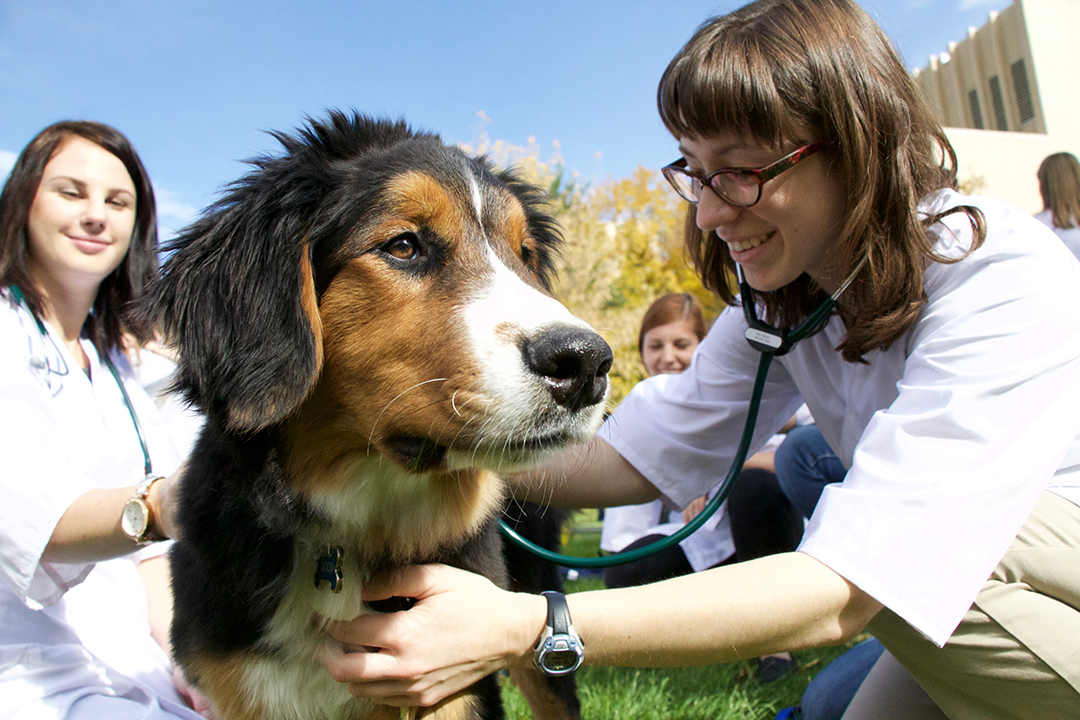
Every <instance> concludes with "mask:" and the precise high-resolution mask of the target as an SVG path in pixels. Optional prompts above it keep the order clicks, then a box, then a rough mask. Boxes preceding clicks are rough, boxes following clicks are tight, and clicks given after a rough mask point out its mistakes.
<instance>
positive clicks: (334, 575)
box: [315, 545, 345, 593]
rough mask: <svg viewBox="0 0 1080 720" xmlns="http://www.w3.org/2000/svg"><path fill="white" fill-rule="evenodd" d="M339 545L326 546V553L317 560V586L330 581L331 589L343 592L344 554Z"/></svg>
mask: <svg viewBox="0 0 1080 720" xmlns="http://www.w3.org/2000/svg"><path fill="white" fill-rule="evenodd" d="M344 552H345V551H344V550H342V549H341V548H340V547H339V546H336V545H335V546H334V547H328V548H326V554H325V555H321V556H320V557H319V559H318V560H316V561H315V587H317V588H319V587H322V584H323V582H324V581H325V582H328V583H330V590H332V591H333V592H336V593H338V592H341V586H342V584H343V583H344V582H345V579H344V577H343V576H342V574H341V556H342V555H343V554H344Z"/></svg>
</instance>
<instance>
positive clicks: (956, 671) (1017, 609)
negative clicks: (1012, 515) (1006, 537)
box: [844, 492, 1080, 720]
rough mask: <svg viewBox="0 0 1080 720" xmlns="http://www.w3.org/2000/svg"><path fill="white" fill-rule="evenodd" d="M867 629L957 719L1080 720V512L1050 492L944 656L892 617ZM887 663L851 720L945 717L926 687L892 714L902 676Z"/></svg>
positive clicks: (871, 679)
mask: <svg viewBox="0 0 1080 720" xmlns="http://www.w3.org/2000/svg"><path fill="white" fill-rule="evenodd" d="M942 550H943V551H944V552H947V548H943V549H942ZM867 629H868V630H869V631H870V632H872V633H873V634H874V635H875V636H877V638H878V639H879V640H881V642H882V644H883V645H885V647H886V648H887V649H888V650H889V652H890V653H891V654H892V655H893V656H894V657H895V658H896V659H897V660H899V661H900V663H902V664H903V668H906V670H907V671H908V672H909V673H910V674H911V676H912V677H914V679H915V680H916V681H917V682H918V684H919V686H921V688H922V690H923V691H925V693H926V695H928V696H929V697H930V698H932V699H933V702H934V703H936V704H937V706H938V707H939V708H940V710H941V711H943V712H944V714H945V716H947V717H949V718H952V719H953V720H967V719H969V718H972V719H975V718H978V719H979V720H984V719H986V718H995V719H996V718H1025V719H1026V718H1038V720H1057V719H1059V718H1060V719H1062V720H1065V719H1069V720H1075V719H1076V718H1080V507H1077V506H1076V505H1073V504H1072V503H1070V502H1069V501H1067V500H1065V499H1063V498H1061V497H1059V496H1057V495H1054V494H1052V493H1049V492H1045V493H1043V496H1042V498H1040V500H1039V502H1038V504H1037V505H1036V506H1035V509H1034V510H1033V511H1032V513H1031V516H1030V517H1029V518H1028V520H1027V522H1025V524H1024V527H1023V528H1022V529H1021V531H1020V533H1019V534H1018V535H1017V537H1016V540H1015V541H1014V542H1013V544H1012V546H1011V547H1010V548H1009V550H1008V551H1007V552H1006V553H1005V556H1004V557H1003V558H1002V559H1001V562H1000V563H999V564H998V566H997V568H996V569H995V570H994V572H993V574H992V575H991V576H990V579H989V580H987V582H986V585H984V586H983V589H982V591H981V592H980V593H979V595H978V597H976V599H975V602H974V603H973V604H972V606H971V609H970V610H968V612H967V614H966V615H965V616H964V619H963V621H962V622H961V623H960V626H959V627H958V628H957V629H956V632H954V633H953V635H952V637H951V638H949V641H948V643H946V645H945V647H944V648H938V647H936V646H935V645H934V644H933V643H932V642H930V641H929V640H927V639H926V638H924V637H923V636H922V635H920V634H919V633H918V632H916V631H915V630H914V629H912V628H911V626H910V625H908V624H907V623H905V622H904V621H903V620H901V619H900V618H899V617H898V616H897V615H896V614H895V613H893V612H891V611H889V610H888V609H886V610H882V611H881V612H880V613H878V615H877V617H875V618H874V619H873V621H871V623H870V625H869V626H868V628H867ZM879 662H881V664H882V667H881V668H880V669H879V668H878V667H877V666H875V668H874V672H872V673H871V675H870V676H868V677H867V679H866V681H864V683H863V686H862V687H861V688H860V690H859V692H858V693H857V694H856V696H855V699H854V700H853V701H852V704H851V706H850V707H849V713H848V714H845V715H844V719H845V720H855V719H859V718H871V717H872V718H878V719H879V720H880V719H881V718H888V717H905V718H916V717H927V718H930V717H941V715H940V713H938V714H936V715H935V714H934V712H933V709H932V708H931V709H929V710H926V711H925V712H924V713H920V712H916V711H915V708H916V707H920V706H925V697H921V698H920V697H919V696H920V695H921V693H919V691H918V688H915V689H914V691H913V692H910V693H907V694H906V697H908V698H909V700H910V702H911V703H912V705H911V709H910V711H908V712H907V714H900V715H894V714H893V713H894V712H899V705H900V704H902V703H900V702H899V701H898V693H899V694H900V695H904V691H903V690H902V688H903V682H904V679H903V677H902V675H903V669H901V668H898V667H896V665H895V663H892V662H891V659H890V658H889V656H888V654H886V655H884V656H882V661H879ZM875 698H876V699H875ZM875 706H876V707H875Z"/></svg>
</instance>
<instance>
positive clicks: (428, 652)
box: [319, 565, 546, 706]
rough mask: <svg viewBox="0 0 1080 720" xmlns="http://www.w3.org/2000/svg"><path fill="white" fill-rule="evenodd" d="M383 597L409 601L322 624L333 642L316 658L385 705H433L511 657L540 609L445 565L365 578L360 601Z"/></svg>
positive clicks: (538, 621) (524, 646) (536, 602)
mask: <svg viewBox="0 0 1080 720" xmlns="http://www.w3.org/2000/svg"><path fill="white" fill-rule="evenodd" d="M390 597H409V598H412V599H413V600H414V601H415V602H414V605H413V606H412V607H411V608H410V609H408V610H402V611H398V612H391V613H386V614H379V613H374V612H372V613H365V614H363V615H361V616H359V617H356V618H354V619H352V620H349V621H343V622H329V623H327V625H326V629H327V631H328V633H329V634H330V635H331V636H332V637H333V638H334V639H336V640H337V641H339V642H338V643H331V644H330V646H329V647H327V648H326V649H325V650H324V652H323V653H322V654H321V656H320V658H319V659H320V661H321V662H322V664H323V665H324V666H325V667H326V668H327V670H329V672H330V674H331V675H332V676H333V677H334V679H335V680H337V681H338V682H344V683H348V684H349V689H350V692H352V693H353V694H354V695H363V696H366V697H370V698H373V699H375V700H376V701H378V702H382V703H386V704H393V705H425V706H426V705H431V704H434V703H436V702H438V701H440V700H442V699H444V698H446V697H448V696H449V695H452V694H454V693H456V692H458V691H459V690H462V689H464V688H466V687H468V686H469V685H472V684H473V683H475V682H476V681H477V680H479V679H481V678H482V677H484V676H485V675H488V674H490V673H492V672H494V671H496V670H499V669H501V668H503V667H506V666H507V665H508V664H511V663H513V662H517V661H519V660H520V658H521V657H522V656H523V655H524V654H525V653H527V652H528V648H529V647H531V643H532V642H533V641H535V639H536V636H537V635H538V634H539V631H540V629H541V628H542V627H543V619H544V617H545V612H546V611H545V609H544V602H543V599H542V598H539V597H538V596H536V597H534V596H530V595H519V594H515V593H510V592H507V591H504V590H500V589H499V588H497V587H496V586H495V585H493V584H492V583H491V582H490V581H489V580H487V579H486V578H484V577H482V576H480V575H475V574H473V573H470V572H466V571H464V570H458V569H456V568H451V567H448V566H445V565H422V566H412V567H405V568H400V569H397V570H393V571H390V572H386V573H383V574H380V575H378V576H376V577H374V578H372V579H371V580H369V581H368V582H367V583H365V587H364V599H365V600H368V601H376V600H385V599H387V598H390ZM346 649H348V650H351V651H352V652H348V651H347V650H346Z"/></svg>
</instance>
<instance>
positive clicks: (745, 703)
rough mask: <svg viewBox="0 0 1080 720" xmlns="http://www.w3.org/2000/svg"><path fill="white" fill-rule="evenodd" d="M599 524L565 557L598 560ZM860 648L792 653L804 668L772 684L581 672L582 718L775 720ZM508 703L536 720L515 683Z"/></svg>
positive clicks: (584, 526) (728, 670)
mask: <svg viewBox="0 0 1080 720" xmlns="http://www.w3.org/2000/svg"><path fill="white" fill-rule="evenodd" d="M597 525H598V523H597V522H596V521H595V520H592V519H591V518H590V516H587V515H580V514H579V516H578V517H577V518H576V519H575V523H574V526H575V528H576V531H573V532H571V533H570V537H569V542H568V543H567V546H566V549H565V553H566V554H568V555H575V556H592V555H595V554H596V552H597V547H598V545H599V533H597V532H595V531H590V530H589V528H594V527H596V526H597ZM602 586H603V583H602V582H601V581H600V580H599V579H597V578H595V577H583V578H581V579H578V580H574V581H568V582H567V586H566V591H567V592H580V591H582V590H594V589H597V588H600V587H602ZM860 639H861V638H860ZM854 644H855V643H854V642H852V643H851V644H850V645H846V646H840V647H834V648H824V649H820V650H807V651H802V652H797V653H794V654H793V657H794V658H795V660H796V661H797V662H798V669H797V670H796V671H795V672H794V673H791V674H789V675H788V676H786V677H784V678H782V679H780V680H778V681H776V682H774V683H770V684H768V685H762V684H760V683H759V682H758V681H757V679H756V678H755V671H756V667H757V661H756V660H746V661H741V662H736V663H728V664H726V665H707V666H703V667H691V668H664V669H639V668H607V667H589V666H585V667H583V668H582V669H581V670H579V671H578V673H577V678H578V691H579V695H580V697H581V704H582V716H583V717H584V718H586V719H587V720H772V718H774V717H775V716H776V714H777V712H779V711H780V710H782V709H783V708H786V707H789V706H791V705H798V704H799V698H800V697H801V696H802V693H803V690H805V689H806V686H807V685H808V684H809V683H810V680H811V678H813V676H814V675H815V674H817V673H818V672H820V671H821V669H822V668H823V667H825V665H827V664H828V663H829V661H831V660H832V659H833V658H835V657H836V656H837V655H839V654H840V653H842V652H843V651H844V650H846V649H847V648H848V647H850V646H852V645H854ZM503 697H504V700H505V703H506V709H507V717H508V718H509V719H510V720H528V719H529V718H530V717H531V715H530V713H529V709H528V705H527V704H526V703H525V700H524V698H523V697H522V696H521V694H520V693H519V692H518V691H517V689H516V688H514V687H513V686H512V685H511V684H510V683H506V685H505V686H504V691H503ZM535 720H540V719H539V718H537V719H535Z"/></svg>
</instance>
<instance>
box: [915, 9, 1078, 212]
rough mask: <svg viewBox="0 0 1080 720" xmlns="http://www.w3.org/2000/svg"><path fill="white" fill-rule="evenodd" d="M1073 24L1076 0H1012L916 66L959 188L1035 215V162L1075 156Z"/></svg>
mask: <svg viewBox="0 0 1080 720" xmlns="http://www.w3.org/2000/svg"><path fill="white" fill-rule="evenodd" d="M1078 29H1080V0H1014V2H1013V4H1012V5H1010V6H1009V7H1007V8H1005V9H1004V10H1002V11H1001V12H1000V13H991V14H990V15H989V16H988V19H987V23H986V24H985V25H983V26H982V27H980V28H978V29H976V28H969V29H968V31H967V37H965V38H963V39H962V40H960V41H959V42H955V43H950V44H949V48H948V50H947V52H943V53H942V55H940V56H934V57H931V58H930V64H929V65H928V66H927V67H926V68H923V69H920V70H917V71H915V73H914V79H915V81H916V83H917V84H918V85H919V87H920V88H921V89H922V91H923V92H924V93H925V94H926V96H927V98H928V99H929V100H930V103H931V105H932V106H933V107H934V108H935V112H937V114H938V119H939V120H940V121H941V122H942V124H943V125H944V126H945V130H946V133H947V135H948V136H949V139H950V141H951V142H952V143H953V146H954V147H955V149H956V153H957V160H958V165H959V167H958V171H959V172H958V174H959V179H960V182H961V185H963V186H964V187H965V188H970V189H973V190H975V191H976V192H978V193H980V194H985V195H992V196H994V197H998V198H1001V199H1003V200H1007V201H1009V202H1012V203H1013V204H1015V205H1017V206H1018V207H1020V208H1021V209H1023V210H1025V211H1027V212H1031V213H1035V212H1038V211H1039V210H1041V209H1042V199H1041V198H1040V196H1039V189H1038V183H1037V181H1036V179H1035V172H1036V170H1037V169H1038V166H1039V163H1040V162H1042V159H1043V158H1044V157H1046V156H1047V155H1049V154H1050V153H1053V152H1061V151H1065V152H1071V153H1073V154H1074V155H1077V157H1080V81H1078V75H1080V40H1078V39H1077V37H1076V33H1077V30H1078ZM1025 86H1026V87H1025ZM973 92H974V96H973V94H972V93H973ZM973 98H974V100H975V102H974V103H973ZM980 127H981V128H982V129H980Z"/></svg>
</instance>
